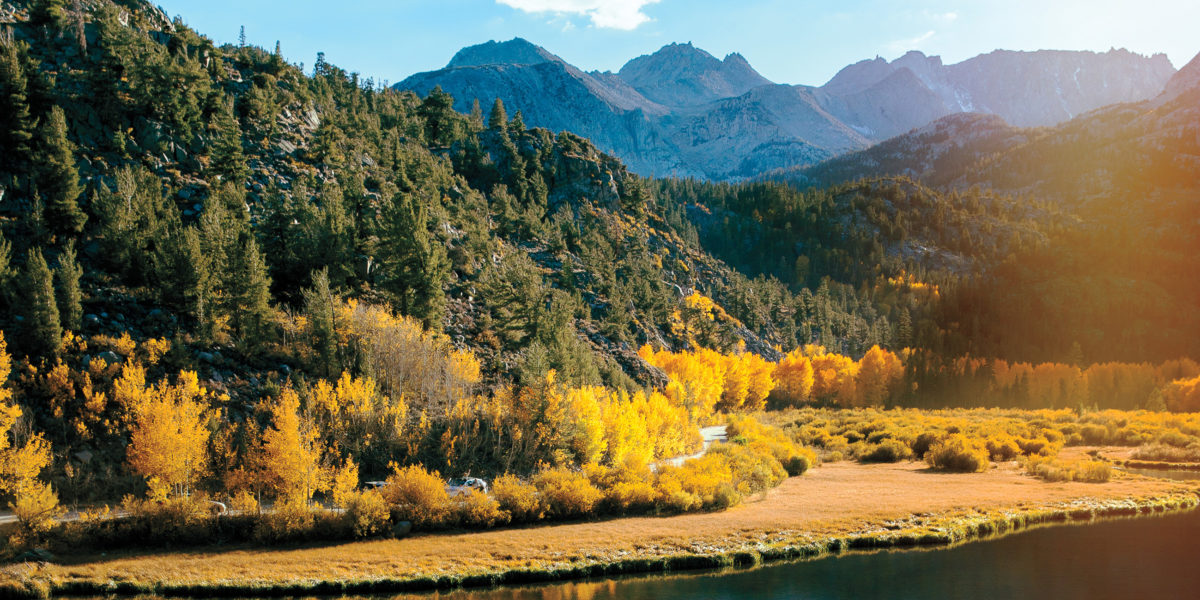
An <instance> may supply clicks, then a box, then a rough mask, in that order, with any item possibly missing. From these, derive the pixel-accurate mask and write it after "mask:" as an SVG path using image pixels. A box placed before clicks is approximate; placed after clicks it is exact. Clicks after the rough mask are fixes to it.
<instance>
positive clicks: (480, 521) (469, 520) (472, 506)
mask: <svg viewBox="0 0 1200 600" xmlns="http://www.w3.org/2000/svg"><path fill="white" fill-rule="evenodd" d="M455 512H456V513H458V522H459V524H460V525H462V526H464V527H471V528H482V529H490V528H492V527H495V526H496V525H502V524H504V523H507V522H508V521H509V519H510V517H509V514H508V513H507V512H505V511H503V510H500V503H499V502H497V501H496V500H495V499H494V498H492V497H491V496H488V495H487V494H485V493H483V492H481V491H479V490H468V491H467V493H465V494H462V495H460V496H458V497H457V498H455Z"/></svg>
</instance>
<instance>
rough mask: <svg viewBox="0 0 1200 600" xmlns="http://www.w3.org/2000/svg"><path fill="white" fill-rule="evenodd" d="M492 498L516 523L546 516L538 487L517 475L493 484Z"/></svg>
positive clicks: (503, 476)
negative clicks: (539, 497)
mask: <svg viewBox="0 0 1200 600" xmlns="http://www.w3.org/2000/svg"><path fill="white" fill-rule="evenodd" d="M492 497H493V498H495V499H496V502H497V503H499V506H500V509H501V510H503V511H504V512H506V513H508V515H509V518H511V519H512V520H513V522H516V523H529V522H532V521H537V520H539V519H541V518H542V517H543V516H544V515H545V508H544V507H543V506H542V502H541V500H540V499H538V491H537V487H536V486H534V485H533V484H532V483H527V482H524V481H521V479H520V478H518V477H517V476H516V475H502V476H500V477H497V478H496V480H495V481H493V482H492Z"/></svg>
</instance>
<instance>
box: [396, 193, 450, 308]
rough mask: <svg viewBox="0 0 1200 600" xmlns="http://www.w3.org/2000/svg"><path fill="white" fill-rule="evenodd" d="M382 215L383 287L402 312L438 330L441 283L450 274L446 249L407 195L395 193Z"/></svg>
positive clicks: (422, 211) (442, 297)
mask: <svg viewBox="0 0 1200 600" xmlns="http://www.w3.org/2000/svg"><path fill="white" fill-rule="evenodd" d="M384 219H385V228H386V230H385V232H384V240H383V244H384V256H385V258H384V260H383V261H382V262H383V266H384V269H385V270H386V271H387V275H386V277H387V280H386V281H385V284H384V285H385V288H386V289H388V290H389V291H390V292H391V293H392V295H393V296H394V297H395V298H396V301H397V302H398V303H399V305H400V312H401V313H402V314H406V315H409V316H412V317H415V318H417V319H420V320H421V321H422V322H423V323H424V324H425V326H426V327H428V328H431V329H434V330H439V331H440V330H441V325H442V316H443V312H444V310H445V303H446V294H445V292H444V291H443V290H442V285H443V284H444V283H445V281H446V278H447V277H448V276H449V274H450V262H449V260H448V259H447V257H446V250H445V249H444V248H442V246H441V245H440V244H439V243H438V241H437V239H436V238H435V237H434V236H433V235H432V234H431V233H430V232H429V229H428V227H427V226H426V222H427V217H426V213H425V208H424V207H423V206H417V203H416V201H415V200H414V199H413V198H412V197H411V196H408V195H406V194H400V195H397V196H396V198H395V200H394V201H393V202H392V205H391V207H390V208H389V210H388V212H387V214H385V216H384Z"/></svg>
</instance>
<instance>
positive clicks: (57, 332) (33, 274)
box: [23, 249, 62, 357]
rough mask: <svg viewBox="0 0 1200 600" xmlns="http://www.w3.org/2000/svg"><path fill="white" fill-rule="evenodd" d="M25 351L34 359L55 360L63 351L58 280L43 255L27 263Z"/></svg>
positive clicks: (33, 253)
mask: <svg viewBox="0 0 1200 600" xmlns="http://www.w3.org/2000/svg"><path fill="white" fill-rule="evenodd" d="M23 303H24V305H25V323H24V326H25V347H26V348H27V350H28V351H29V354H30V356H42V357H45V356H53V355H56V354H58V352H59V351H60V350H61V349H62V323H61V321H59V317H58V305H57V304H56V303H55V300H54V277H53V275H52V274H51V273H50V267H49V266H47V265H46V259H45V258H44V257H43V256H42V251H41V250H38V249H34V250H31V251H30V252H29V257H28V258H27V259H26V261H25V295H24V298H23Z"/></svg>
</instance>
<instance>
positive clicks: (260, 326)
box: [229, 237, 271, 348]
mask: <svg viewBox="0 0 1200 600" xmlns="http://www.w3.org/2000/svg"><path fill="white" fill-rule="evenodd" d="M239 246H240V247H239V249H238V250H239V256H238V257H237V261H236V266H237V269H236V270H235V272H234V273H235V275H234V277H233V279H232V280H231V281H230V289H229V293H230V296H231V299H232V301H233V310H232V311H231V313H232V317H233V329H234V331H235V332H236V333H237V335H238V337H239V339H240V340H241V341H242V342H243V343H245V344H246V345H247V346H248V347H250V348H260V347H262V345H263V344H264V343H266V341H267V339H266V338H267V333H268V326H269V324H270V320H271V276H270V275H269V274H268V273H267V264H266V262H264V261H263V256H262V253H261V252H259V250H258V243H257V242H255V241H254V238H253V237H247V238H246V239H245V240H243V241H242V242H241V243H240V244H239Z"/></svg>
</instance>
